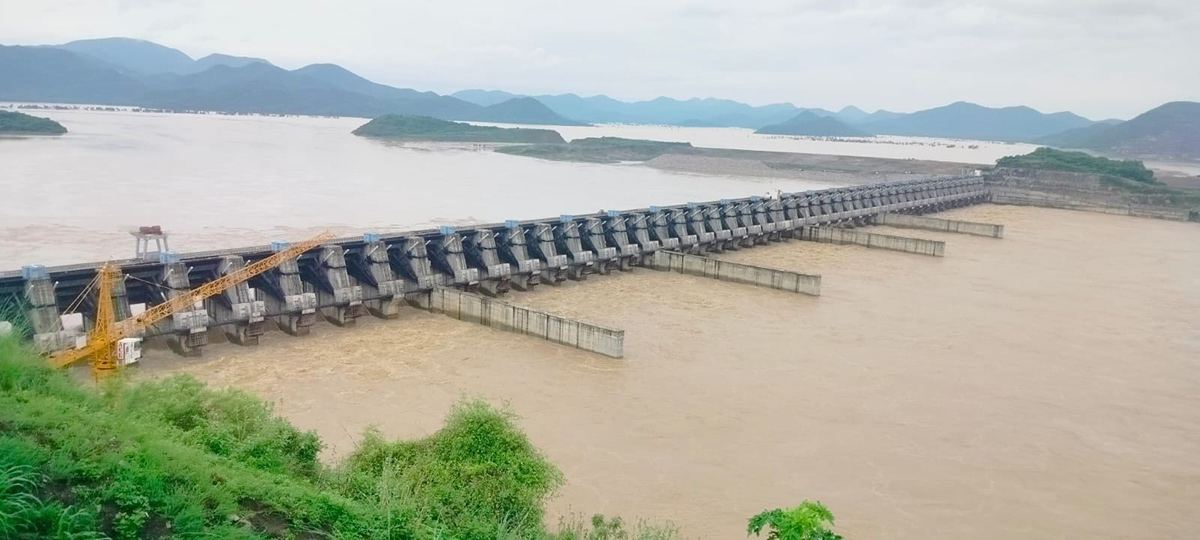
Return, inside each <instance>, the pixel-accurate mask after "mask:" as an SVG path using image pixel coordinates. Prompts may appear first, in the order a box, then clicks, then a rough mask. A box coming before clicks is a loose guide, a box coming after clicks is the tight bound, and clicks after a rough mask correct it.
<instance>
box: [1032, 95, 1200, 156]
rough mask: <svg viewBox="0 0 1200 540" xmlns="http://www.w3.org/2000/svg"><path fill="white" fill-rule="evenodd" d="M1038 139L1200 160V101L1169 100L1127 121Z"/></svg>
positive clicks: (1120, 152)
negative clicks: (1169, 101)
mask: <svg viewBox="0 0 1200 540" xmlns="http://www.w3.org/2000/svg"><path fill="white" fill-rule="evenodd" d="M1038 142H1039V143H1041V144H1049V145H1053V146H1058V147H1062V148H1085V149H1088V150H1095V151H1099V152H1104V153H1110V154H1116V155H1129V156H1141V157H1154V158H1159V159H1188V160H1200V103H1196V102H1192V101H1175V102H1171V103H1166V104H1163V105H1160V106H1158V107H1155V108H1154V109H1151V110H1149V111H1146V112H1144V113H1142V114H1140V115H1138V116H1137V117H1135V118H1133V119H1132V120H1129V121H1127V122H1117V123H1098V124H1095V125H1092V126H1088V127H1085V128H1080V129H1073V130H1068V131H1065V132H1062V133H1057V134H1054V135H1050V136H1047V137H1043V138H1041V139H1038Z"/></svg>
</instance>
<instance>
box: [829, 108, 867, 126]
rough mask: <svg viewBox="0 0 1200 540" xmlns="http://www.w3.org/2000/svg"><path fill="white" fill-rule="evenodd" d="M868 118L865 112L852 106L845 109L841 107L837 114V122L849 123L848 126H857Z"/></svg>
mask: <svg viewBox="0 0 1200 540" xmlns="http://www.w3.org/2000/svg"><path fill="white" fill-rule="evenodd" d="M868 116H870V115H869V114H867V111H864V110H862V109H860V108H858V107H855V106H854V105H847V106H845V107H842V110H840V111H838V112H837V118H838V120H841V121H843V122H846V123H850V124H857V123H859V122H862V121H864V120H866V118H867V117H868Z"/></svg>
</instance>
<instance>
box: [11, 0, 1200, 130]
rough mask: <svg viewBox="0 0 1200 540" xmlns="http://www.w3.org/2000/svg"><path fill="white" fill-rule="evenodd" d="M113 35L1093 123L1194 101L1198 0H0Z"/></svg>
mask: <svg viewBox="0 0 1200 540" xmlns="http://www.w3.org/2000/svg"><path fill="white" fill-rule="evenodd" d="M108 36H127V37H135V38H142V39H148V40H151V41H155V42H158V43H161V44H164V45H168V46H171V47H175V48H178V49H181V50H183V51H184V52H186V53H188V54H190V55H192V56H193V57H200V56H204V55H206V54H209V53H212V52H223V53H227V54H235V55H244V56H258V57H263V58H266V59H268V60H270V61H272V62H274V63H276V64H278V65H280V66H283V67H287V68H297V67H301V66H303V65H306V64H309V63H315V62H333V63H338V64H341V65H343V66H345V67H347V68H349V69H351V70H353V71H356V72H358V73H360V74H362V75H364V76H366V77H368V78H371V79H373V80H376V81H378V82H383V83H387V84H391V85H395V86H402V87H412V88H417V89H421V90H433V91H437V92H443V93H445V92H451V91H454V90H460V89H464V88H488V89H503V90H509V91H512V92H520V93H563V92H574V93H577V94H581V95H593V94H607V95H610V96H613V97H616V98H618V99H625V100H638V99H650V98H654V97H657V96H660V95H666V96H671V97H676V98H690V97H710V96H712V97H723V98H730V99H736V100H739V101H745V102H748V103H752V104H756V105H761V104H766V103H773V102H782V101H790V102H792V103H795V104H797V105H800V106H806V107H825V108H832V109H837V108H840V107H842V106H844V105H849V104H854V105H858V106H860V107H862V108H864V109H867V110H874V109H877V108H885V109H890V110H897V111H912V110H918V109H922V108H928V107H934V106H938V105H944V104H946V103H949V102H952V101H957V100H966V101H973V102H976V103H980V104H984V105H989V106H1005V105H1029V106H1032V107H1034V108H1037V109H1039V110H1042V111H1045V112H1052V111H1060V110H1071V111H1074V112H1077V113H1080V114H1083V115H1085V116H1088V117H1091V118H1095V119H1101V118H1109V117H1118V118H1128V117H1131V116H1134V115H1136V114H1138V113H1140V112H1142V111H1144V110H1146V109H1149V108H1151V107H1154V106H1157V105H1159V104H1161V103H1163V102H1165V101H1172V100H1197V101H1200V60H1198V57H1197V52H1198V51H1200V0H1140V1H1138V0H1133V1H1125V0H977V1H952V0H890V1H859V0H790V1H775V0H737V1H735V0H604V1H600V2H596V1H589V2H582V1H578V0H576V1H571V0H552V1H540V0H458V1H453V0H441V1H436V0H425V1H420V2H412V1H398V0H390V1H389V0H286V1H285V0H278V1H276V0H253V1H248V0H162V1H157V0H0V43H3V44H7V45H13V44H53V43H61V42H65V41H70V40H73V39H81V38H93V37H108Z"/></svg>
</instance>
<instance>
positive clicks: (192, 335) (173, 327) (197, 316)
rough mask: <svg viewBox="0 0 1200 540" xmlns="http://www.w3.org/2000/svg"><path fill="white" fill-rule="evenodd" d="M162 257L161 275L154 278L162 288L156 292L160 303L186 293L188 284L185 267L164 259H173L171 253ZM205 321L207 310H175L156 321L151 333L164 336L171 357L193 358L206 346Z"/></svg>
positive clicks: (189, 287) (188, 287) (206, 320)
mask: <svg viewBox="0 0 1200 540" xmlns="http://www.w3.org/2000/svg"><path fill="white" fill-rule="evenodd" d="M162 256H163V263H164V266H163V271H162V274H161V275H159V276H158V281H159V283H162V284H163V285H164V287H163V288H162V289H160V290H161V294H162V295H163V298H162V300H163V301H164V302H166V301H170V300H171V299H174V298H175V297H177V296H182V295H184V294H187V293H188V292H190V291H191V288H192V285H191V282H190V280H189V279H188V269H187V265H185V264H183V263H181V262H178V261H170V260H167V259H170V258H172V257H176V258H177V256H176V255H175V254H174V253H172V252H164V253H163V254H162ZM208 319H209V317H208V311H207V310H206V309H205V308H203V307H201V308H199V309H196V308H193V309H190V310H187V311H177V312H175V314H174V315H172V316H171V317H169V318H167V319H163V320H162V321H159V323H158V324H156V325H155V330H156V331H160V332H164V333H166V336H165V337H166V340H167V346H168V347H170V348H171V350H172V351H174V352H175V354H178V355H180V356H184V357H196V356H200V355H201V351H203V350H204V349H203V347H204V346H205V345H208V322H209V321H208Z"/></svg>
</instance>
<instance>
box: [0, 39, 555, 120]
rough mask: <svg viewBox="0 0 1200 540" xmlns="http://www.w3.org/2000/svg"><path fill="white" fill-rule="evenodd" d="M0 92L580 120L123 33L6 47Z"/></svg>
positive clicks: (206, 105)
mask: <svg viewBox="0 0 1200 540" xmlns="http://www.w3.org/2000/svg"><path fill="white" fill-rule="evenodd" d="M0 100H3V101H40V102H59V103H85V104H96V105H130V106H139V107H148V108H157V109H172V110H211V111H222V112H233V113H265V114H304V115H318V116H359V117H365V118H373V117H376V116H380V115H383V114H389V113H398V114H415V115H424V116H432V117H436V118H441V119H446V120H469V121H480V122H504V123H521V124H555V125H574V124H578V122H576V121H574V120H570V119H567V118H563V117H561V116H559V115H557V114H555V113H554V112H553V111H551V110H550V109H548V108H546V106H545V105H542V104H541V103H540V102H537V101H536V100H530V99H522V98H518V99H513V100H508V101H506V102H503V103H497V104H494V105H492V106H481V105H477V104H474V103H470V102H466V101H462V100H460V99H456V98H453V97H450V96H442V95H438V94H435V93H433V92H418V91H416V90H411V89H406V88H395V87H392V86H387V85H383V84H377V83H374V82H371V81H369V80H367V79H365V78H362V77H360V76H358V75H356V74H354V73H352V72H350V71H349V70H346V69H345V68H342V67H340V66H337V65H334V64H313V65H309V66H305V67H302V68H300V69H296V70H286V69H283V68H280V67H278V66H275V65H273V64H271V63H270V62H268V61H266V60H263V59H259V58H247V57H239V56H230V55H224V54H213V55H209V56H206V57H204V58H201V59H199V60H193V59H192V58H191V57H189V56H188V55H187V54H184V53H183V52H182V51H179V50H176V49H172V48H169V47H164V46H162V45H158V44H156V43H151V42H148V41H141V40H132V39H127V38H109V39H93V40H84V41H73V42H71V43H66V44H64V45H60V46H49V47H46V46H40V47H27V46H0Z"/></svg>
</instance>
